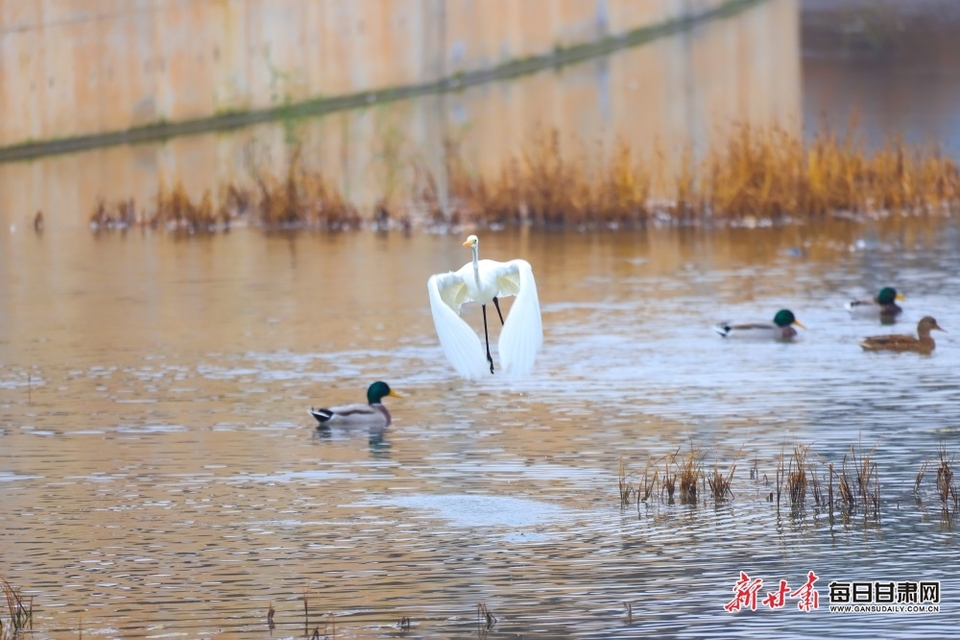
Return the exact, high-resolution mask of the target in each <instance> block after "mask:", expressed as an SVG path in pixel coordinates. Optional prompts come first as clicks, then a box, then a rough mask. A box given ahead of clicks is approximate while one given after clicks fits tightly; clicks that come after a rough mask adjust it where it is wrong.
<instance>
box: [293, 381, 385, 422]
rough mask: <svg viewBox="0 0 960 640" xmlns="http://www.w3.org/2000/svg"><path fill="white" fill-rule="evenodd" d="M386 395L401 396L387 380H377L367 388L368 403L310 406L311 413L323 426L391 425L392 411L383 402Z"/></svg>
mask: <svg viewBox="0 0 960 640" xmlns="http://www.w3.org/2000/svg"><path fill="white" fill-rule="evenodd" d="M384 396H394V397H398V398H399V397H400V394H398V393H397V392H396V391H394V390H393V389H391V388H390V385H388V384H387V383H386V382H381V381H379V380H378V381H377V382H374V383H373V384H372V385H370V388H369V389H367V402H368V404H360V403H357V404H342V405H339V406H336V407H329V408H324V409H314V408H313V407H311V408H310V415H312V416H313V417H314V418H316V419H317V422H319V423H320V424H319V425H318V426H317V428H318V429H320V428H322V427H330V426H336V425H343V426H361V425H362V426H366V427H387V426H389V425H390V412H389V411H387V408H386V407H385V406H383V404H381V402H380V401H381V400H383V398H384Z"/></svg>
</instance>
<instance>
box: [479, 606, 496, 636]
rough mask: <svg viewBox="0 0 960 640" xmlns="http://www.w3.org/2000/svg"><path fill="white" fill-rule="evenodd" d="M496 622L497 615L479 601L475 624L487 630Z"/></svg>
mask: <svg viewBox="0 0 960 640" xmlns="http://www.w3.org/2000/svg"><path fill="white" fill-rule="evenodd" d="M495 624H497V616H495V615H493V612H492V611H490V609H488V608H487V605H486V604H484V603H483V602H481V603H480V604H478V605H477V625H479V626H480V627H481V628H482V629H484V630H488V629H492V628H493V625H495Z"/></svg>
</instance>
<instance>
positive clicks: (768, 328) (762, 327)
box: [713, 309, 806, 340]
mask: <svg viewBox="0 0 960 640" xmlns="http://www.w3.org/2000/svg"><path fill="white" fill-rule="evenodd" d="M794 325H796V326H798V327H803V328H804V329H806V327H804V326H803V325H802V324H800V321H799V320H797V319H796V317H794V315H793V312H792V311H790V310H789V309H780V311H777V314H776V315H775V316H773V322H754V323H750V324H730V323H729V322H721V323H720V324H718V325H716V326H715V327H714V328H713V330H714V331H716V332H717V333H719V334H720V335H721V336H723V337H724V338H754V339H759V340H790V339H791V338H793V337H794V336H796V335H797V330H796V329H794V328H793V326H794Z"/></svg>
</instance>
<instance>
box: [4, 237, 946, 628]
mask: <svg viewBox="0 0 960 640" xmlns="http://www.w3.org/2000/svg"><path fill="white" fill-rule="evenodd" d="M828 227H829V228H828V229H827V233H823V234H821V233H818V232H815V231H814V230H812V229H809V228H805V227H794V228H789V229H752V230H748V229H740V230H727V231H715V232H712V233H707V232H704V231H699V230H694V229H688V230H650V231H648V232H637V233H599V234H592V235H582V234H577V233H572V232H564V233H534V232H526V231H524V232H513V231H511V232H502V233H493V232H489V231H488V232H485V233H481V242H482V244H481V253H482V254H483V255H484V256H486V257H491V258H496V259H508V258H513V257H517V256H523V257H525V258H526V259H528V260H529V261H530V262H531V264H532V265H533V268H534V272H535V274H536V276H537V281H538V285H539V288H540V295H541V303H542V306H543V319H544V327H545V345H544V349H543V352H542V357H541V358H540V359H539V361H538V364H537V367H536V369H535V372H534V374H533V375H532V376H531V377H530V378H529V379H527V380H524V381H522V382H517V383H508V382H507V381H505V380H504V379H503V378H502V377H501V376H500V375H495V376H491V377H490V378H489V379H487V380H483V381H481V382H480V383H475V384H474V383H467V382H464V381H461V380H458V379H456V378H455V377H454V376H453V375H452V370H451V369H450V367H449V366H448V365H447V364H446V362H445V360H444V359H443V356H442V353H441V351H440V348H439V346H438V343H437V341H436V338H435V335H434V333H433V327H432V321H431V318H430V314H429V310H428V309H429V305H428V302H427V296H426V287H425V284H426V279H427V277H428V276H429V275H430V274H431V273H434V272H439V271H445V270H447V269H451V268H458V267H459V266H461V265H462V264H463V263H464V262H466V261H467V259H468V258H469V252H467V251H466V250H465V249H463V248H462V247H461V246H460V243H461V242H462V238H460V237H459V235H458V236H433V235H425V234H421V235H417V234H415V235H413V236H411V237H404V236H402V235H400V234H398V233H391V234H389V235H382V236H381V235H375V234H373V233H372V232H360V233H356V234H345V235H310V234H301V235H296V236H284V235H275V236H264V235H263V234H261V233H260V232H257V231H253V230H246V229H237V230H235V231H233V232H231V233H229V234H226V235H222V236H217V237H212V238H192V239H189V241H184V240H178V239H177V238H175V237H173V236H171V235H168V234H157V235H151V234H141V233H139V232H137V233H129V234H127V235H126V236H122V235H109V234H108V235H101V236H99V237H94V236H92V235H87V234H85V233H84V232H83V231H78V230H76V229H62V228H56V227H53V228H50V229H49V230H48V231H47V232H45V233H44V234H43V235H41V236H35V235H33V234H32V233H30V234H25V233H24V232H23V231H19V232H17V233H13V234H2V235H0V491H2V495H3V506H4V518H3V521H2V523H0V558H2V561H0V575H2V576H3V577H5V578H7V579H9V580H10V581H11V582H13V583H14V584H16V585H22V586H23V587H24V590H25V592H26V593H28V594H29V595H32V596H34V598H35V600H34V606H35V610H36V619H35V623H34V626H35V629H37V633H35V634H34V635H35V636H36V637H66V636H67V635H68V634H73V633H75V632H76V631H77V630H78V629H79V628H80V627H81V626H82V629H83V632H84V634H85V635H90V636H95V637H117V638H131V637H143V638H147V637H189V638H200V637H211V636H215V635H223V636H226V637H249V638H261V637H266V636H268V635H269V634H270V631H269V630H268V628H267V622H266V617H267V611H268V608H269V607H270V606H271V604H272V606H273V608H274V609H275V610H276V615H275V620H276V622H277V628H276V629H275V630H273V632H272V635H273V636H276V637H300V636H302V635H304V627H305V624H304V604H303V595H304V591H305V590H306V591H307V595H308V605H309V616H310V617H309V622H308V625H309V630H310V631H311V632H312V630H313V629H314V628H315V627H319V628H320V632H321V633H323V632H325V631H326V632H327V633H328V634H331V633H333V627H332V626H329V623H330V622H331V621H333V622H335V625H336V626H335V633H336V635H337V637H341V638H352V637H355V638H368V637H395V636H401V635H405V636H407V637H431V638H436V637H472V636H477V635H481V636H483V635H486V636H487V637H491V638H493V637H508V636H509V637H551V636H552V637H565V636H580V637H595V638H601V637H602V638H608V637H636V636H640V635H645V634H649V635H655V636H662V637H705V636H709V637H732V636H741V637H757V638H759V637H769V636H771V635H777V636H790V637H804V636H816V635H822V634H824V633H826V632H827V630H829V632H830V634H831V635H833V636H837V637H862V635H863V634H864V633H865V629H869V630H871V632H878V633H881V634H882V635H886V636H890V635H900V636H913V637H918V636H921V635H927V636H929V635H931V634H933V635H939V636H943V635H945V634H948V633H949V632H950V630H952V629H953V628H954V627H955V626H956V625H957V624H958V623H960V606H958V601H960V579H958V578H957V569H958V568H960V567H958V562H957V560H956V558H957V550H958V541H957V525H954V524H952V523H950V522H948V521H945V520H944V519H943V518H942V517H941V513H940V508H939V502H938V499H937V498H936V496H935V495H934V488H933V486H934V485H933V482H934V480H933V474H932V472H931V473H928V475H927V478H926V479H925V480H924V484H923V485H922V486H923V488H922V490H921V492H922V494H923V497H924V499H925V502H924V505H923V506H922V507H921V506H918V505H917V503H916V502H915V500H914V498H913V483H914V479H915V477H916V473H917V470H918V468H919V466H920V464H921V462H922V461H924V460H926V459H930V458H932V457H935V456H936V453H937V448H938V446H940V445H941V444H942V445H943V446H945V447H946V449H947V451H948V452H949V453H950V455H951V456H952V455H953V454H954V453H955V452H957V449H958V442H957V439H958V428H960V403H958V400H957V398H958V392H960V369H958V366H957V365H958V364H960V358H958V355H957V354H958V349H960V342H958V334H960V322H958V321H957V318H958V317H960V302H958V300H960V281H958V280H957V278H956V274H957V273H958V271H960V257H958V256H960V252H958V249H960V227H958V226H957V225H956V224H955V223H954V224H951V223H944V222H942V221H918V220H913V221H902V220H895V221H887V222H885V223H883V224H877V223H873V224H866V225H847V224H845V223H837V224H836V225H833V224H831V225H828ZM884 284H895V285H896V286H897V287H898V288H899V289H900V290H901V291H902V292H903V293H904V294H905V295H906V296H907V301H906V302H905V303H904V305H905V312H904V316H903V319H902V320H901V321H900V322H898V323H897V325H896V326H895V327H893V330H896V331H904V332H912V331H914V329H915V323H916V321H917V320H918V319H919V317H921V316H922V315H925V314H927V313H930V314H933V315H935V316H936V317H937V319H938V320H939V321H940V324H941V325H942V326H943V327H944V328H946V329H947V330H948V331H949V332H950V333H946V334H942V335H938V336H937V337H938V348H937V350H936V351H935V352H934V354H933V355H932V356H930V357H923V356H917V355H913V354H903V355H896V354H894V355H880V354H865V353H862V352H861V350H860V348H859V347H858V346H857V344H856V342H857V340H858V339H860V338H862V337H863V336H866V335H870V334H872V333H885V332H888V331H889V330H890V327H881V326H880V325H879V323H876V324H875V323H872V322H870V321H866V320H853V319H850V318H849V317H848V316H847V314H846V312H845V311H844V310H843V308H842V304H843V302H844V301H845V300H847V299H849V298H850V297H852V296H858V295H862V294H865V293H868V292H874V291H875V290H876V289H878V288H879V287H880V286H881V285H884ZM781 307H789V308H791V309H793V310H794V311H795V313H796V314H797V316H798V318H799V319H800V320H801V321H802V322H803V323H804V324H805V325H806V326H807V327H808V329H807V330H806V331H802V332H801V339H800V340H799V341H797V343H795V344H778V343H770V344H767V343H760V344H733V343H731V342H728V341H724V340H722V339H720V338H719V337H718V336H716V335H715V334H713V332H712V331H711V325H712V324H713V323H714V322H716V321H719V320H724V319H733V320H741V319H742V320H767V319H769V318H771V317H772V316H773V313H774V312H775V311H776V310H777V309H779V308H781ZM471 311H472V310H471ZM476 311H477V313H471V314H469V317H470V318H471V321H472V322H474V324H475V326H477V327H479V326H480V324H479V317H478V316H479V314H478V310H476ZM377 379H384V380H386V381H388V382H389V383H390V384H391V385H392V386H393V387H395V388H396V389H398V390H400V391H401V392H403V393H404V394H405V396H406V397H405V398H389V399H388V406H389V407H390V409H391V410H392V411H393V413H394V418H395V421H394V424H393V425H392V426H391V427H390V428H389V429H388V430H386V432H384V433H380V434H378V433H369V432H368V431H366V430H345V429H333V430H331V431H329V432H327V433H324V434H316V433H315V432H314V424H313V420H312V418H310V416H308V415H307V413H306V410H307V409H308V408H309V407H310V406H311V405H314V406H317V405H323V404H335V403H342V402H351V401H356V400H361V399H362V398H363V397H364V391H365V388H366V386H367V385H368V384H369V383H370V382H372V381H374V380H377ZM691 442H692V443H694V444H695V445H697V446H700V447H702V448H703V450H704V452H705V454H706V456H707V458H706V461H705V465H706V467H707V468H708V469H712V468H713V465H714V463H715V462H716V463H718V464H719V465H720V468H721V469H724V470H725V469H728V468H729V466H730V465H731V464H732V463H733V462H734V461H735V460H736V461H737V464H738V466H737V470H736V474H735V480H734V488H735V491H736V497H735V499H734V500H733V501H732V502H730V503H728V504H724V505H720V506H715V505H714V504H713V502H712V501H710V502H708V503H707V504H703V505H701V506H697V507H691V506H682V505H669V504H665V503H663V504H660V503H655V504H651V505H649V506H648V507H642V508H641V509H640V511H639V512H638V510H637V509H636V507H635V506H634V507H630V508H626V509H623V510H621V508H620V505H619V499H618V492H617V474H618V465H619V461H620V459H621V458H622V459H623V460H624V462H625V464H626V466H627V469H628V471H630V472H634V473H639V472H641V471H642V470H643V468H644V466H645V465H646V464H647V462H648V460H650V459H651V458H659V457H661V456H664V455H667V454H669V453H672V452H674V451H676V450H677V449H678V448H682V449H683V450H686V449H687V448H688V447H689V446H690V443H691ZM860 442H862V443H863V446H864V447H866V448H867V449H869V448H871V447H873V446H874V445H876V451H875V453H874V456H875V459H876V461H877V463H878V466H879V473H880V478H881V482H882V498H883V504H882V517H881V523H880V525H879V526H876V525H866V526H865V523H864V521H863V519H862V518H860V517H854V518H853V519H851V520H849V521H844V520H843V519H842V518H841V517H840V516H839V514H838V515H837V518H836V519H835V520H834V522H833V523H832V524H831V522H830V519H829V518H828V516H827V515H826V514H823V513H816V512H815V511H813V510H812V509H808V510H807V511H806V512H805V513H802V514H794V515H791V514H789V512H788V511H782V512H780V513H779V514H778V512H777V509H776V507H775V505H773V504H771V503H769V502H767V501H766V499H765V496H766V494H767V493H768V492H769V491H770V488H769V487H765V486H762V485H760V484H757V483H756V482H754V481H752V480H750V477H749V473H748V468H749V467H750V466H752V465H753V463H754V461H756V464H757V465H758V468H759V470H760V473H761V475H763V474H767V475H768V476H769V477H772V476H773V474H774V469H775V463H776V458H777V456H778V455H779V454H780V451H781V448H782V447H784V446H786V447H787V448H789V447H791V446H792V445H793V444H794V443H801V444H811V445H813V450H814V451H816V452H817V454H818V455H819V456H821V457H822V458H823V460H825V461H827V462H834V463H836V464H839V463H840V461H841V460H842V457H843V454H844V453H846V452H847V451H848V450H849V448H850V446H851V445H858V443H860ZM636 477H637V476H634V478H636ZM740 571H746V572H747V573H749V574H750V576H751V577H758V578H763V580H764V584H765V588H764V591H766V590H767V587H769V588H770V589H772V588H773V587H774V586H775V585H776V583H777V581H778V580H781V579H783V580H787V581H789V583H790V585H791V587H792V588H796V587H799V586H800V585H801V584H802V583H803V582H804V580H805V579H806V576H807V572H809V571H814V572H816V574H817V576H818V577H819V581H818V583H817V587H819V593H820V598H821V600H820V605H821V609H820V610H818V611H814V612H812V613H802V612H800V611H797V610H796V608H795V601H788V605H787V607H785V608H784V609H782V610H776V611H771V610H768V609H765V608H763V607H761V610H758V611H757V612H749V611H748V612H745V613H740V614H729V613H726V612H725V611H724V610H723V605H724V604H726V603H727V602H729V601H730V600H731V598H732V595H733V592H732V589H733V586H734V583H735V582H736V580H737V578H738V576H739V572H740ZM881 579H882V580H895V581H896V580H940V581H942V592H943V598H942V599H943V603H942V605H941V612H940V613H939V614H916V615H889V614H872V615H853V616H839V615H835V614H830V613H828V612H827V611H826V610H825V607H826V604H827V584H828V583H829V582H830V581H831V580H881ZM480 602H484V603H486V605H487V607H488V608H489V609H490V610H491V611H492V612H493V613H494V614H495V615H496V616H497V617H498V619H499V622H498V623H497V624H496V625H495V626H494V627H493V629H491V630H490V631H486V630H478V627H477V625H476V609H477V605H478V603H480ZM624 602H630V603H632V607H633V613H632V616H630V617H628V616H627V615H626V614H625V608H624V604H623V603H624ZM404 616H406V617H408V618H409V619H410V620H411V622H412V629H411V630H410V631H408V632H406V633H403V632H401V631H400V629H398V628H397V624H398V623H399V622H400V620H401V619H402V618H403V617H404Z"/></svg>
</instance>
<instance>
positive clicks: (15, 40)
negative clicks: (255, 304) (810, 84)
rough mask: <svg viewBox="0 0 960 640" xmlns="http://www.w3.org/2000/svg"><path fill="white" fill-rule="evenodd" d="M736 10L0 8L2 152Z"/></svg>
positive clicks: (688, 1) (697, 3)
mask: <svg viewBox="0 0 960 640" xmlns="http://www.w3.org/2000/svg"><path fill="white" fill-rule="evenodd" d="M727 2H729V0H362V1H351V0H0V147H7V146H12V145H17V144H23V143H28V142H37V141H45V140H55V139H62V138H69V137H75V136H85V135H94V134H98V133H104V132H109V131H125V130H128V129H131V128H134V127H141V126H144V125H149V124H155V123H159V122H180V121H185V120H193V119H199V118H206V117H210V116H214V115H217V114H222V113H225V112H232V111H245V110H250V109H268V108H271V107H275V106H279V105H283V104H287V103H295V102H300V101H303V100H308V99H313V98H322V97H333V96H342V95H347V94H353V93H357V92H363V91H368V90H371V89H379V88H383V87H394V86H398V85H415V84H423V83H430V82H435V81H437V80H439V79H441V78H443V77H450V76H454V75H456V74H458V73H463V72H470V71H476V70H479V69H486V68H490V67H492V66H495V65H498V64H503V63H505V62H508V61H511V60H515V59H518V58H524V57H528V56H533V55H542V54H545V53H549V52H551V51H553V50H555V49H556V48H557V47H568V46H570V45H574V44H578V43H583V42H587V41H591V40H596V39H598V38H602V37H604V36H609V35H620V34H624V33H626V32H629V31H631V30H633V29H636V28H638V27H643V26H648V25H656V24H660V23H664V22H667V21H670V20H676V19H680V18H684V17H691V16H694V15H698V14H702V13H703V12H704V11H707V10H710V9H713V8H716V7H718V6H721V5H723V4H725V3H727Z"/></svg>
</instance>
